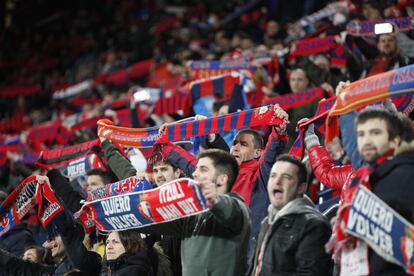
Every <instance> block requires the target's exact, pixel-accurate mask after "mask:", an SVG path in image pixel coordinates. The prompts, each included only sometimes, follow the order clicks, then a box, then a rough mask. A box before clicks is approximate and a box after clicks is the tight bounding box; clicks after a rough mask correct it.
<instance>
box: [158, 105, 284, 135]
mask: <svg viewBox="0 0 414 276" xmlns="http://www.w3.org/2000/svg"><path fill="white" fill-rule="evenodd" d="M281 123H282V120H281V119H279V118H278V117H277V116H276V115H275V113H274V111H273V106H262V107H258V108H254V109H249V110H243V111H240V112H235V113H229V114H227V115H222V116H215V117H211V118H206V119H202V120H197V121H190V122H182V123H175V124H170V125H168V126H167V127H166V129H165V133H164V134H163V135H162V136H161V138H160V139H159V141H158V142H159V143H165V142H168V141H177V140H182V139H186V138H190V137H200V136H205V135H207V134H211V133H220V132H224V131H228V130H234V129H243V128H251V127H256V126H263V125H279V124H281Z"/></svg>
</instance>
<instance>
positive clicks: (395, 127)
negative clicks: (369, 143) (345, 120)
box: [355, 106, 406, 140]
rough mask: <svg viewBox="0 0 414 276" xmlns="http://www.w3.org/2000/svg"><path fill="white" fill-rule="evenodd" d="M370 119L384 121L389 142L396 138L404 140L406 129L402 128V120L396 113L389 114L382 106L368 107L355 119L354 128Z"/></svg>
mask: <svg viewBox="0 0 414 276" xmlns="http://www.w3.org/2000/svg"><path fill="white" fill-rule="evenodd" d="M372 119H380V120H384V121H385V123H386V125H387V130H388V135H389V139H390V140H392V139H394V138H395V137H397V136H399V137H401V139H403V138H404V132H405V131H406V128H405V127H404V124H403V121H402V119H401V118H400V116H399V115H398V114H397V113H395V112H391V111H389V110H388V109H386V108H384V107H383V106H368V107H366V108H365V109H363V110H362V111H361V112H360V113H359V114H358V115H357V117H356V119H355V126H358V125H360V124H364V123H366V122H367V121H369V120H372Z"/></svg>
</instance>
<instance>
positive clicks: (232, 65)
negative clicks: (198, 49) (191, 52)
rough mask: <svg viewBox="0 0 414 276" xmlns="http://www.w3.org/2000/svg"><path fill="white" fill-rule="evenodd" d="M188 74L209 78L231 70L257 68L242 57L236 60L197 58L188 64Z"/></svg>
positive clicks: (197, 77) (194, 77) (228, 72)
mask: <svg viewBox="0 0 414 276" xmlns="http://www.w3.org/2000/svg"><path fill="white" fill-rule="evenodd" d="M189 69H190V76H191V78H192V79H194V80H197V79H203V78H211V77H215V76H220V75H225V74H230V73H232V72H240V71H243V70H245V71H250V72H254V71H255V70H256V69H257V68H256V67H255V66H251V65H250V64H249V62H248V61H247V60H246V59H244V58H240V59H236V60H223V61H220V60H212V61H209V60H197V61H192V62H191V63H190V65H189Z"/></svg>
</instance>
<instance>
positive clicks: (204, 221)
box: [141, 149, 250, 276]
mask: <svg viewBox="0 0 414 276" xmlns="http://www.w3.org/2000/svg"><path fill="white" fill-rule="evenodd" d="M238 172H239V168H238V164H237V162H236V160H235V159H234V157H232V156H231V155H230V154H229V153H227V152H225V151H222V150H218V149H210V150H206V151H204V152H202V153H201V154H200V155H199V156H198V161H197V165H196V169H195V171H194V173H193V177H194V180H196V181H197V182H198V183H199V184H200V186H201V190H202V192H203V194H204V197H205V198H206V200H207V202H208V206H209V208H210V210H209V211H208V212H205V213H202V214H199V215H196V216H191V217H187V218H183V219H179V220H175V221H172V222H167V223H163V224H158V225H153V226H148V227H144V228H141V230H142V231H143V232H145V233H159V234H166V235H172V236H176V237H179V238H180V239H181V260H182V270H183V274H182V275H184V276H189V275H197V274H203V273H204V274H206V275H207V274H208V275H216V276H219V275H220V276H221V275H224V276H225V275H229V276H230V275H243V273H244V272H245V268H246V263H247V258H246V254H247V244H248V240H249V233H250V218H249V211H248V209H247V207H246V206H245V204H244V203H243V201H242V200H241V198H240V197H239V196H238V195H237V194H234V193H230V191H231V188H232V186H233V185H234V183H235V181H236V178H237V175H238ZM218 252H219V253H218Z"/></svg>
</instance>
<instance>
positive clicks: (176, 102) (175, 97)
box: [153, 91, 191, 115]
mask: <svg viewBox="0 0 414 276" xmlns="http://www.w3.org/2000/svg"><path fill="white" fill-rule="evenodd" d="M188 95H189V94H188V93H185V92H183V91H176V92H175V93H173V94H172V95H170V96H168V95H166V93H165V92H161V94H160V98H159V100H158V101H157V102H156V103H155V107H154V110H153V112H154V114H157V115H163V114H169V115H172V114H177V113H179V111H180V110H181V111H182V112H183V113H185V114H186V113H187V112H185V111H186V110H187V109H189V108H191V102H189V101H190V98H189V96H188Z"/></svg>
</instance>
